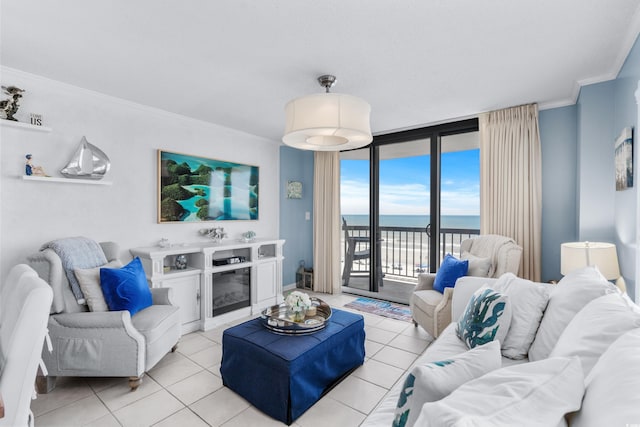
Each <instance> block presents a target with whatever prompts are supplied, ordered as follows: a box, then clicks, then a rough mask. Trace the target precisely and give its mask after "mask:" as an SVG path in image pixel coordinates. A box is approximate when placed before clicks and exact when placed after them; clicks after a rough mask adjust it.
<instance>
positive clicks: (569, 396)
mask: <svg viewBox="0 0 640 427" xmlns="http://www.w3.org/2000/svg"><path fill="white" fill-rule="evenodd" d="M583 394H584V379H583V377H582V368H581V366H580V359H578V358H577V357H572V358H567V357H558V358H550V359H545V360H541V361H539V362H531V363H523V364H519V365H515V366H509V367H506V368H502V369H498V370H495V371H492V372H489V373H488V374H486V375H483V376H482V377H480V378H477V379H475V380H471V381H469V382H468V383H466V384H463V385H461V386H460V387H459V388H457V389H456V390H455V391H453V392H452V393H451V394H450V395H449V396H447V397H445V398H444V399H442V400H439V401H437V402H428V403H425V404H424V405H423V406H422V410H421V411H420V416H419V417H418V419H417V420H416V425H419V426H422V427H440V426H467V427H471V426H477V427H485V426H492V427H512V426H557V425H558V424H561V423H562V422H563V421H564V420H563V418H564V415H565V414H566V413H568V412H572V411H575V410H576V409H578V408H580V403H581V401H582V396H583Z"/></svg>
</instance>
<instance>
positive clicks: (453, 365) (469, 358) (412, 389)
mask: <svg viewBox="0 0 640 427" xmlns="http://www.w3.org/2000/svg"><path fill="white" fill-rule="evenodd" d="M500 366H501V356H500V343H499V342H497V341H492V342H490V343H488V344H485V345H481V346H478V347H476V348H474V349H472V350H468V351H466V352H464V353H462V354H458V355H455V356H452V357H450V358H447V359H445V360H440V361H436V362H428V363H423V364H420V365H417V366H414V367H413V369H411V371H410V372H409V374H408V375H407V376H406V378H405V381H404V385H403V387H402V389H401V392H400V397H399V399H398V406H397V408H396V413H395V419H394V422H393V426H394V427H405V426H413V425H414V424H415V422H416V419H417V418H418V415H419V414H420V409H421V408H422V405H424V404H425V402H435V401H436V400H440V399H442V398H443V397H446V396H448V395H449V394H450V393H451V392H452V391H453V390H455V389H456V388H458V387H460V386H461V385H462V384H464V383H466V382H467V381H470V380H472V379H474V378H478V377H480V376H482V375H484V374H486V373H487V372H491V371H493V370H495V369H499V368H500Z"/></svg>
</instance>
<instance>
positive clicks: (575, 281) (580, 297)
mask: <svg viewBox="0 0 640 427" xmlns="http://www.w3.org/2000/svg"><path fill="white" fill-rule="evenodd" d="M616 292H618V289H617V288H616V287H615V286H614V285H613V284H611V283H609V282H608V281H607V279H605V278H604V277H603V276H602V274H600V272H599V271H598V269H597V268H596V267H585V268H581V269H578V270H574V271H572V272H571V273H569V274H567V275H566V276H565V277H563V278H562V280H560V282H558V284H557V285H555V287H554V289H552V291H551V293H550V294H549V304H548V305H547V309H546V311H545V313H544V316H543V317H542V321H541V322H540V327H539V328H538V332H537V334H536V337H535V339H534V340H533V343H532V344H531V348H529V360H531V361H535V360H542V359H545V358H546V357H548V356H549V353H551V350H552V349H553V347H554V346H555V345H556V342H557V341H558V338H560V334H562V331H564V328H565V327H566V326H567V325H568V324H569V322H570V321H571V319H573V316H575V314H576V313H577V312H578V311H580V310H581V309H582V308H583V307H584V306H585V305H586V304H587V303H588V302H589V301H591V300H593V299H595V298H598V297H599V296H602V295H605V294H608V293H616Z"/></svg>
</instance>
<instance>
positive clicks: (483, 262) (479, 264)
mask: <svg viewBox="0 0 640 427" xmlns="http://www.w3.org/2000/svg"><path fill="white" fill-rule="evenodd" d="M460 259H466V260H468V261H469V269H468V271H467V275H469V276H476V277H489V271H490V270H491V258H485V257H479V256H475V255H473V254H472V253H469V252H463V253H462V255H461V256H460Z"/></svg>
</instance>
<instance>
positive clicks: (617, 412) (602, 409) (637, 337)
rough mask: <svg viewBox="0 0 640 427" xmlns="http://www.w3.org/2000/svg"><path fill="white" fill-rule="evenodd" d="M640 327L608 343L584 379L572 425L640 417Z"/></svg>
mask: <svg viewBox="0 0 640 427" xmlns="http://www.w3.org/2000/svg"><path fill="white" fill-rule="evenodd" d="M639 348H640V329H633V330H631V331H629V332H627V333H625V334H624V335H622V336H621V337H620V338H618V339H617V340H616V341H615V342H614V343H613V344H611V345H610V346H609V348H608V349H607V351H605V352H604V354H603V355H602V356H601V357H600V359H598V361H597V362H596V364H595V366H594V367H593V369H592V370H591V372H589V375H587V378H586V379H585V393H584V399H583V400H582V408H581V409H580V411H578V412H577V413H575V414H574V415H573V417H572V418H571V426H572V427H573V426H575V427H600V426H625V425H630V422H635V421H633V420H638V419H639V418H640V393H638V390H640V352H639V351H638V349H639Z"/></svg>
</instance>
